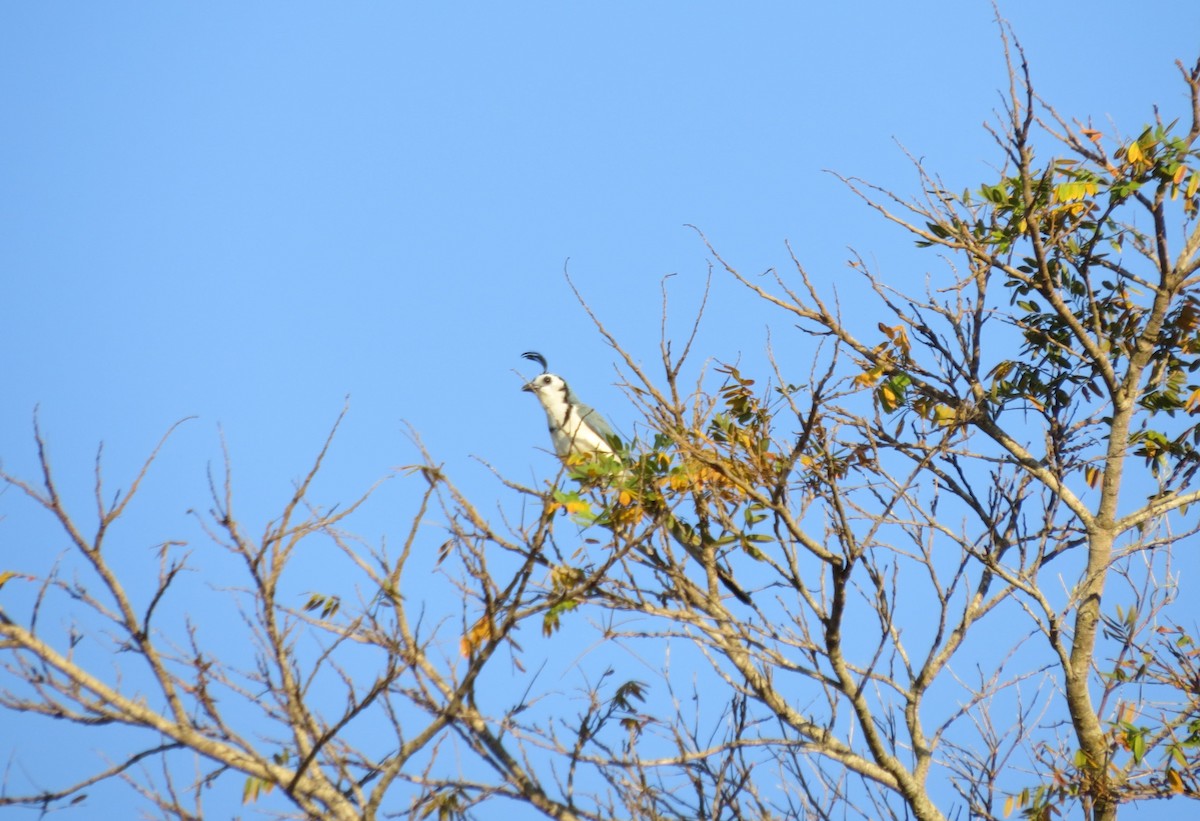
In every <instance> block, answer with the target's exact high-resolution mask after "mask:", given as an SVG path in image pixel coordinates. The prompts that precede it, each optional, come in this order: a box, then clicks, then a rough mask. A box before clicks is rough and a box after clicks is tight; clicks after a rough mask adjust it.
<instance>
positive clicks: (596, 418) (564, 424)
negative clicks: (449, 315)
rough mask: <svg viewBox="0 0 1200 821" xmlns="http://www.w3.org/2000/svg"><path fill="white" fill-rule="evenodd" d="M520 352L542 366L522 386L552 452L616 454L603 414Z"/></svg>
mask: <svg viewBox="0 0 1200 821" xmlns="http://www.w3.org/2000/svg"><path fill="white" fill-rule="evenodd" d="M521 356H522V357H523V358H525V359H528V360H530V361H532V362H536V363H538V364H539V365H541V366H542V373H541V374H540V375H539V376H535V377H534V378H533V379H531V380H530V381H529V382H528V383H526V384H525V385H523V386H522V387H521V390H523V391H529V392H530V393H532V394H533V395H534V396H536V397H537V398H538V401H539V402H541V403H542V409H543V410H545V411H546V419H547V420H549V422H550V439H551V441H553V442H554V452H555V453H556V454H557V455H558V458H559V459H562V460H563V461H564V462H566V461H567V460H568V459H569V458H570V457H573V456H574V457H581V456H589V455H590V456H595V455H605V454H607V455H610V456H613V455H615V451H614V450H613V442H614V441H616V439H617V435H616V434H615V433H614V432H613V429H612V427H611V426H609V424H608V422H605V421H604V417H603V416H601V415H600V414H599V413H597V412H596V411H595V410H594V409H592V408H590V407H588V406H587V405H585V404H583V403H582V402H580V401H579V398H578V397H576V396H575V394H574V393H572V391H571V389H570V388H569V387H568V386H567V383H566V381H564V380H563V378H562V377H561V376H556V375H555V374H552V373H550V372H549V370H548V368H547V366H546V357H544V356H542V355H541V354H540V353H538V352H537V351H526V352H525V353H523V354H521ZM621 477H622V478H628V477H629V473H628V472H627V471H621ZM660 515H662V516H663V521H664V522H665V524H666V526H667V530H668V532H670V534H671V536H672V537H673V538H674V539H675V541H676V542H678V543H679V544H680V545H681V546H682V547H683V549H684V550H686V551H687V552H688V554H689V555H690V556H692V558H694V559H696V561H698V562H700V564H701V565H702V566H705V567H707V566H709V565H710V564H711V565H713V569H714V570H715V571H716V574H717V578H718V579H719V580H720V582H721V584H723V585H724V586H725V588H726V589H727V590H728V591H729V592H730V593H732V594H733V595H734V596H736V597H737V598H738V600H739V601H741V602H742V603H743V604H751V600H750V596H749V594H747V593H746V591H744V590H742V588H741V587H740V586H739V585H738V583H737V582H735V581H734V580H733V577H732V576H731V575H730V574H729V571H728V570H727V569H726V568H724V567H722V566H721V565H720V564H719V563H714V561H713V557H712V555H711V549H710V550H709V551H707V552H708V553H709V554H710V555H708V556H707V557H706V555H705V553H706V551H705V550H704V549H703V544H704V542H703V540H702V539H701V537H700V535H699V534H698V533H696V531H695V530H694V529H693V528H692V527H691V526H690V525H687V524H685V523H684V522H682V521H681V520H680V519H678V518H677V517H676V516H675V515H674V514H672V513H671V512H670V511H660Z"/></svg>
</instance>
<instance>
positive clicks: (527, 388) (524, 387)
mask: <svg viewBox="0 0 1200 821" xmlns="http://www.w3.org/2000/svg"><path fill="white" fill-rule="evenodd" d="M521 390H523V391H529V392H530V393H533V392H535V391H536V390H537V388H535V387H534V386H533V383H532V382H526V383H525V384H524V385H522V386H521Z"/></svg>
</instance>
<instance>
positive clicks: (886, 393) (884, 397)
mask: <svg viewBox="0 0 1200 821" xmlns="http://www.w3.org/2000/svg"><path fill="white" fill-rule="evenodd" d="M879 402H880V404H882V405H883V409H884V410H885V411H894V410H895V409H896V406H897V405H898V404H899V403H900V397H898V396H897V395H896V391H895V389H894V388H893V387H892V386H891V385H889V384H888V383H886V382H884V383H883V384H882V385H880V386H879Z"/></svg>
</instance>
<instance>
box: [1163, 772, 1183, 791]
mask: <svg viewBox="0 0 1200 821" xmlns="http://www.w3.org/2000/svg"><path fill="white" fill-rule="evenodd" d="M1167 786H1168V787H1170V788H1171V792H1173V793H1177V794H1178V793H1181V792H1183V779H1182V778H1180V777H1179V773H1178V772H1177V771H1175V770H1167Z"/></svg>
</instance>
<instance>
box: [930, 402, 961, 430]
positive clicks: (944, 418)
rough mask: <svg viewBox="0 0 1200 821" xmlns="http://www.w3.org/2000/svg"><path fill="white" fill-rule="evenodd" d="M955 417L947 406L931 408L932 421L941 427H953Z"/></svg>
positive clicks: (952, 410) (951, 409)
mask: <svg viewBox="0 0 1200 821" xmlns="http://www.w3.org/2000/svg"><path fill="white" fill-rule="evenodd" d="M957 415H958V414H956V413H955V412H954V408H952V407H950V406H949V405H935V406H934V408H933V421H934V422H936V423H937V424H939V425H942V426H946V425H953V424H954V418H955V417H956V416H957Z"/></svg>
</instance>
